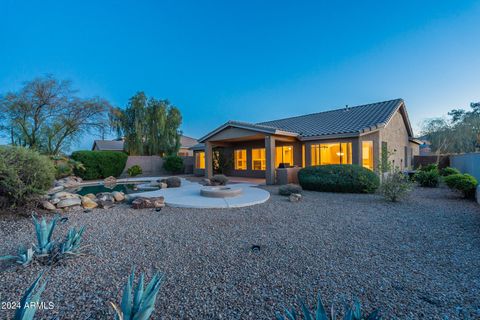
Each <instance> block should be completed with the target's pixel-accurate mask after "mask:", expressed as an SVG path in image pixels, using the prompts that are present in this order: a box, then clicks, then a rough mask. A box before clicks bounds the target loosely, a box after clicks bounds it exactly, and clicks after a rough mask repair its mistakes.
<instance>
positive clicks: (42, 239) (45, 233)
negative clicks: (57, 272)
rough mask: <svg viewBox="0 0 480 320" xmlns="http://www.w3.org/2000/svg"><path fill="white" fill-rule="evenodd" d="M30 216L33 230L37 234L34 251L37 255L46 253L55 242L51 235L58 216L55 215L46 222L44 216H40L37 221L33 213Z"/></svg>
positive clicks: (51, 249)
mask: <svg viewBox="0 0 480 320" xmlns="http://www.w3.org/2000/svg"><path fill="white" fill-rule="evenodd" d="M32 218H33V224H34V225H35V232H36V234H37V245H34V248H35V252H36V253H38V254H39V255H48V254H50V253H51V252H52V251H53V249H54V247H55V242H54V241H53V240H52V235H53V231H54V230H55V226H56V224H57V221H58V220H59V219H60V217H59V216H55V217H53V219H52V220H51V221H50V222H48V223H47V220H46V219H45V218H42V220H41V221H38V220H37V218H35V216H34V215H32Z"/></svg>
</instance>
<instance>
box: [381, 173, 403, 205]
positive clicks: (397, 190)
mask: <svg viewBox="0 0 480 320" xmlns="http://www.w3.org/2000/svg"><path fill="white" fill-rule="evenodd" d="M378 190H379V193H380V194H381V195H383V197H384V198H385V199H386V200H388V201H392V202H396V201H398V200H400V199H402V198H403V197H405V196H406V195H407V194H408V193H409V192H410V190H411V182H410V181H409V179H408V176H407V175H405V174H403V173H401V172H400V171H394V172H391V173H390V174H388V175H386V176H385V177H384V178H383V180H382V183H381V184H380V188H379V189H378Z"/></svg>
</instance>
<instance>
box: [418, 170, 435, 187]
mask: <svg viewBox="0 0 480 320" xmlns="http://www.w3.org/2000/svg"><path fill="white" fill-rule="evenodd" d="M413 178H414V180H415V181H416V182H418V183H419V184H420V185H421V186H422V187H427V188H436V187H438V184H439V183H440V174H439V173H438V170H436V169H434V170H430V171H424V170H420V171H418V172H417V173H415V175H414V176H413Z"/></svg>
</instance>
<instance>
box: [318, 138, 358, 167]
mask: <svg viewBox="0 0 480 320" xmlns="http://www.w3.org/2000/svg"><path fill="white" fill-rule="evenodd" d="M311 148H312V149H311V151H312V155H311V156H312V165H324V164H352V143H351V142H347V143H323V144H314V145H312V147H311Z"/></svg>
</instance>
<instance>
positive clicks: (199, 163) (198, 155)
mask: <svg viewBox="0 0 480 320" xmlns="http://www.w3.org/2000/svg"><path fill="white" fill-rule="evenodd" d="M195 168H197V169H205V152H203V151H200V152H195Z"/></svg>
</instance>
